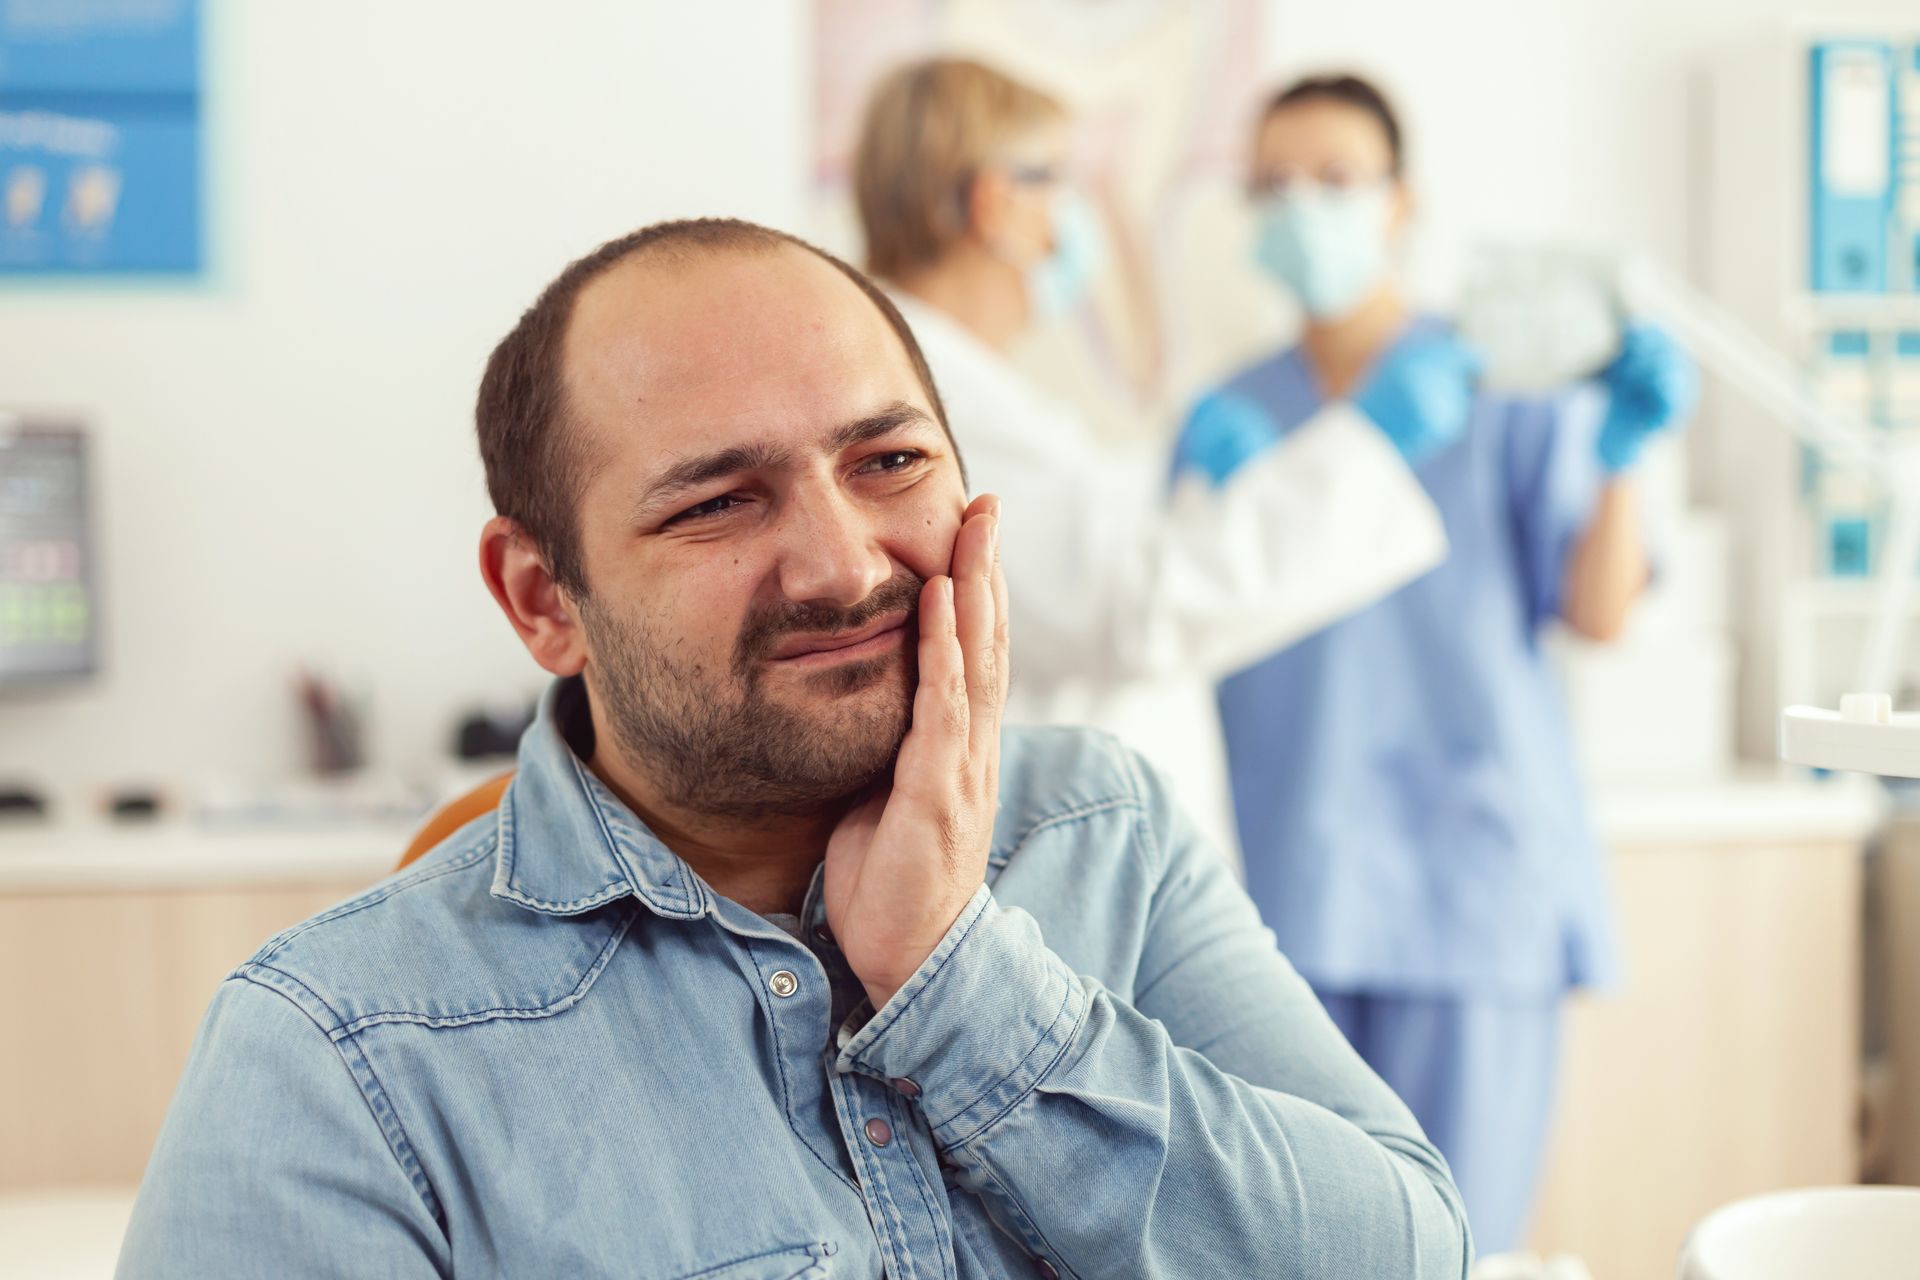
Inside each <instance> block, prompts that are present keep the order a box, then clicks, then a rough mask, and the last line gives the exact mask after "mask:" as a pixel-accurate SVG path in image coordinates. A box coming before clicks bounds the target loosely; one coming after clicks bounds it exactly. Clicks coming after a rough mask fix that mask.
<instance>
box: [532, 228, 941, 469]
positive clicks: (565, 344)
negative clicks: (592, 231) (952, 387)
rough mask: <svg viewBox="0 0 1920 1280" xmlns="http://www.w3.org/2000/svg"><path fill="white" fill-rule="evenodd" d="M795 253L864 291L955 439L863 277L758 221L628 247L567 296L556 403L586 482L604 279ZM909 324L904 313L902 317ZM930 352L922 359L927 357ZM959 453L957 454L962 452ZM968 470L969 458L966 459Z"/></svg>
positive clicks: (598, 462) (932, 415) (931, 414)
mask: <svg viewBox="0 0 1920 1280" xmlns="http://www.w3.org/2000/svg"><path fill="white" fill-rule="evenodd" d="M783 250H784V251H789V252H790V253H791V254H792V255H795V256H794V258H793V260H794V261H796V262H799V263H802V264H804V265H805V267H806V269H807V270H809V271H817V272H823V273H824V275H825V277H826V278H828V279H830V280H832V281H833V282H834V284H833V287H835V288H840V287H844V288H846V289H849V290H851V291H852V292H853V293H854V294H855V295H856V296H858V297H859V299H860V301H861V303H863V304H864V305H865V308H866V310H867V311H868V312H869V313H871V315H872V316H873V317H874V319H875V321H876V322H877V323H878V325H879V327H880V329H882V330H884V331H885V332H886V339H887V341H889V342H891V344H892V346H893V349H894V350H895V352H896V353H897V354H898V355H899V357H900V359H901V361H902V363H903V364H904V365H905V366H906V372H907V374H908V376H909V377H910V378H911V379H912V380H913V381H914V383H915V385H916V387H918V388H919V389H920V390H921V391H922V393H923V394H924V395H925V396H926V398H927V401H928V403H927V404H926V405H925V406H924V408H925V411H926V415H927V417H928V419H929V420H930V421H932V422H933V423H934V425H936V426H938V427H939V428H940V429H941V431H942V432H943V433H944V434H945V435H946V436H947V438H948V439H949V440H952V438H953V432H952V429H951V427H950V426H949V425H948V423H947V421H946V413H945V406H944V405H943V404H942V403H941V401H940V399H939V395H938V392H937V391H935V390H934V388H933V387H932V385H931V383H930V382H925V383H923V380H922V378H921V376H920V371H919V369H918V368H916V362H915V359H914V352H913V350H912V349H911V348H910V347H909V346H908V343H907V342H906V341H905V340H904V339H903V337H902V335H901V334H900V333H898V332H896V331H895V330H894V327H893V323H892V321H891V319H890V318H889V316H888V315H887V313H886V312H885V311H884V310H883V309H882V308H881V307H880V305H879V304H878V303H877V302H876V301H875V300H874V299H873V298H872V297H870V296H868V294H867V292H866V290H865V289H863V288H861V286H860V283H859V281H858V280H856V279H855V278H854V277H853V276H850V275H849V274H848V273H847V270H846V269H845V268H844V267H843V266H842V265H841V264H840V263H839V262H837V261H835V260H834V259H833V258H830V257H827V256H826V255H824V254H822V253H821V252H820V251H819V250H817V249H815V248H814V247H813V246H812V245H810V244H808V243H807V242H806V241H804V240H799V239H793V238H789V237H787V236H785V235H783V234H781V233H779V232H776V231H773V230H772V229H770V228H765V227H758V226H755V227H752V228H751V229H750V230H749V231H747V232H746V233H745V234H739V235H737V236H735V237H730V238H727V239H716V240H712V241H706V242H700V241H690V240H676V239H663V240H658V241H654V242H651V243H648V244H642V245H636V246H635V247H634V248H632V249H631V250H629V251H628V252H627V253H624V254H622V255H621V256H620V257H619V258H617V259H615V260H614V261H612V262H608V263H606V264H604V265H603V266H602V267H601V269H600V270H599V271H598V272H596V273H594V275H593V276H592V277H590V278H589V279H587V280H586V281H584V282H583V283H582V284H581V285H580V287H579V288H578V289H577V290H576V291H575V292H574V294H573V296H572V297H571V298H569V299H568V300H567V305H566V310H565V311H564V312H563V313H562V314H561V315H560V317H559V324H560V330H559V334H558V340H557V344H556V347H557V349H556V352H555V354H556V357H557V361H556V363H557V368H556V373H557V374H558V392H559V400H558V404H557V406H556V410H557V412H556V415H555V416H556V421H555V424H554V425H555V426H556V427H557V428H558V429H559V430H560V431H561V432H563V433H564V434H565V436H566V437H567V443H568V447H569V449H570V451H571V452H572V454H573V456H574V458H575V459H576V462H577V465H578V466H579V467H580V472H579V476H580V479H581V480H582V481H583V482H585V483H591V481H592V479H593V477H594V476H595V475H596V474H598V472H599V471H600V469H601V468H602V467H603V466H604V465H605V464H606V459H604V458H603V457H601V456H599V455H600V451H599V450H597V449H594V448H592V447H590V439H591V437H590V433H589V432H588V431H587V430H586V427H587V422H586V419H585V417H584V416H583V415H582V414H581V413H580V412H579V411H578V408H577V400H576V383H575V379H576V377H577V376H578V375H577V371H576V353H575V352H574V350H573V348H574V344H575V342H576V341H577V338H576V324H575V322H576V319H577V317H578V312H579V309H580V307H581V305H582V303H583V301H585V300H586V299H587V297H588V295H589V294H592V293H594V292H595V291H596V290H598V289H599V288H600V287H601V286H603V285H612V284H614V283H616V282H617V281H618V280H620V279H622V278H624V277H626V275H627V274H628V273H629V272H637V271H641V270H648V269H657V270H663V271H668V272H676V273H682V274H684V273H687V272H691V271H696V270H699V269H701V268H703V267H706V266H709V265H712V264H715V263H718V262H721V261H724V260H726V259H729V258H754V257H772V256H775V255H778V254H780V253H781V252H782V251H783ZM902 323H903V324H904V323H905V322H904V319H903V320H902ZM924 359H925V356H924V354H922V355H921V360H922V361H924ZM956 456H957V455H956ZM961 469H962V474H963V475H964V474H965V464H964V463H962V467H961Z"/></svg>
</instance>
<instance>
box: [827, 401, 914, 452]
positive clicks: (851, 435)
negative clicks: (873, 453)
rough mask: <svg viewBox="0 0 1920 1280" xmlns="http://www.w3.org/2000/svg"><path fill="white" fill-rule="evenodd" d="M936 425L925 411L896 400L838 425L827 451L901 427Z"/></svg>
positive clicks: (848, 447) (850, 445)
mask: <svg viewBox="0 0 1920 1280" xmlns="http://www.w3.org/2000/svg"><path fill="white" fill-rule="evenodd" d="M923 424H924V425H926V426H929V427H931V426H934V425H936V424H935V423H934V421H933V419H932V418H929V417H928V416H927V415H926V414H925V413H924V412H923V411H921V410H919V409H916V408H914V407H913V406H912V405H910V404H908V403H907V402H906V401H905V400H895V401H894V402H893V403H892V404H890V405H888V406H887V407H886V408H884V409H882V410H880V412H878V413H872V414H868V415H867V416H866V417H864V418H859V419H856V420H854V421H852V422H849V423H847V424H846V425H845V426H842V427H836V428H834V430H833V433H832V434H831V435H829V436H828V437H827V439H826V451H827V452H828V453H838V452H840V451H841V450H842V449H851V448H852V447H853V446H854V445H857V444H865V443H866V442H867V441H869V440H873V439H877V438H879V437H880V436H884V435H886V434H887V433H888V432H889V431H898V430H899V429H900V428H901V427H914V426H920V425H923Z"/></svg>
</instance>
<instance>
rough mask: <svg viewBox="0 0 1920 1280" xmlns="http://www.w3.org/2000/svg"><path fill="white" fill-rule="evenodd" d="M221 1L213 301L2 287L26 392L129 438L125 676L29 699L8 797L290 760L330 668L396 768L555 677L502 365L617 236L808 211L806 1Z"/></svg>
mask: <svg viewBox="0 0 1920 1280" xmlns="http://www.w3.org/2000/svg"><path fill="white" fill-rule="evenodd" d="M209 11H210V12H209V18H208V26H209V28H210V29H211V31H212V33H213V37H212V40H211V48H210V50H209V53H210V57H209V68H208V74H207V77H206V79H207V84H208V89H209V96H208V102H207V110H208V114H209V119H210V121H211V138H210V151H211V167H212V172H213V182H212V197H213V198H212V204H213V211H214V215H215V218H216V219H217V221H216V232H215V240H214V255H215V260H216V264H217V265H216V270H215V272H214V275H213V278H212V280H211V281H210V282H209V283H207V284H206V285H204V286H194V287H185V288H178V287H151V286H148V287H139V288H131V289H130V288H86V289H49V288H34V289H28V290H20V289H13V288H8V289H7V290H6V291H4V292H0V403H9V404H17V405H23V406H48V405H58V406H73V407H77V408H80V409H82V410H84V411H85V412H86V413H87V414H88V416H90V417H91V418H92V419H93V420H94V422H95V424H96V426H97V430H98V451H97V452H98V457H99V463H100V466H99V474H98V495H97V496H98V506H99V510H100V517H99V521H98V525H99V529H98V532H99V534H100V535H101V546H102V562H103V565H104V572H105V574H106V576H107V593H106V598H105V602H104V605H105V626H106V628H107V633H106V646H105V655H104V656H105V675H104V676H103V677H102V678H101V679H100V680H98V681H97V682H96V683H94V684H92V685H89V686H86V687H84V688H72V689H67V690H62V691H48V692H44V693H35V694H33V695H32V696H30V697H9V698H7V699H6V700H4V701H0V777H17V776H30V777H35V778H38V779H41V780H44V781H47V782H50V783H53V784H54V785H56V786H61V787H82V786H89V785H93V784H95V783H97V782H101V781H107V780H113V779H118V778H126V777H134V776H139V777H154V776H159V777H162V778H183V779H186V780H188V781H197V780H198V779H199V778H200V777H203V776H205V775H208V774H220V775H232V776H264V775H269V774H272V773H274V772H276V771H279V770H283V769H285V768H288V767H291V766H292V765H293V764H294V763H295V762H296V761H297V760H298V758H299V739H298V737H297V727H298V726H297V721H296V719H295V717H294V714H293V711H292V707H293V701H292V697H291V695H290V693H289V692H288V687H289V675H290V673H291V671H292V670H293V669H294V668H295V667H296V666H297V665H298V664H299V663H301V662H303V661H311V662H315V663H318V664H321V665H323V666H324V667H325V668H327V669H329V670H333V671H338V672H340V673H341V674H343V675H345V676H347V677H349V678H350V679H353V680H357V681H361V682H364V684H365V685H366V687H368V688H369V689H370V690H371V691H372V693H373V695H374V698H373V707H374V725H373V727H374V730H375V734H374V740H373V746H374V752H375V756H376V759H377V760H378V761H380V762H383V763H387V764H393V765H407V764H409V763H414V762H420V761H423V760H425V759H426V758H428V757H429V756H430V755H431V754H432V753H434V752H435V751H437V750H438V749H440V746H441V744H442V742H443V741H444V740H445V736H446V734H447V733H448V731H449V726H450V723H451V717H452V713H453V710H454V708H456V707H457V706H460V705H463V704H465V703H467V702H470V701H472V700H474V699H476V698H480V697H486V696H489V695H492V696H496V697H497V696H498V695H499V694H500V693H501V692H502V691H503V690H507V691H512V692H519V691H524V690H531V689H533V688H536V687H537V686H538V684H539V680H540V677H539V673H538V671H537V669H536V668H535V667H533V665H532V663H531V662H530V660H528V659H527V658H526V656H525V654H524V652H523V651H522V650H521V649H520V648H519V646H518V644H517V642H516V641H514V639H513V638H512V635H511V633H510V632H509V630H508V629H507V627H506V625H505V624H504V622H502V621H501V619H500V618H499V617H498V615H497V613H496V611H495V610H494V607H493V604H492V602H491V601H490V600H489V599H488V598H487V596H486V593H485V591H484V590H483V588H482V587H481V585H480V583H479V579H478V577H477V575H476V573H475V570H474V545H475V534H476V533H477V531H478V528H479V525H480V523H481V521H482V520H483V519H484V517H485V516H486V515H487V514H488V511H489V508H488V507H487V505H486V503H485V499H484V494H483V490H482V484H481V478H480V468H479V464H478V461H477V458H476V455H475V450H474V447H473V444H472V425H471V412H472V399H473V393H474V390H475V386H476V384H477V381H478V376H479V372H480V369H481V366H482V363H483V361H484V360H485V357H486V354H487V352H488V350H489V349H490V348H491V346H492V344H493V343H494V342H495V341H496V340H497V339H498V338H499V337H500V336H501V335H502V334H503V333H504V332H505V331H506V329H507V328H508V326H509V325H510V324H511V323H512V322H513V320H514V318H515V317H516V316H517V314H518V313H519V311H520V310H521V308H523V307H524V306H526V304H527V303H529V302H530V301H531V300H532V298H533V295H534V293H535V292H536V291H537V290H538V288H539V287H540V286H541V285H542V284H544V283H545V282H546V281H547V280H548V279H549V278H550V277H551V276H552V275H553V274H554V272H555V271H556V270H557V269H558V268H559V267H560V266H561V265H562V264H563V263H564V262H566V261H567V260H568V259H569V258H571V257H573V256H575V255H577V254H578V253H580V252H582V251H584V250H586V249H587V248H589V247H591V246H592V245H593V244H595V243H597V242H599V241H601V240H604V239H606V238H608V237H610V236H612V235H616V234H619V233H621V232H624V231H626V230H629V229H631V228H633V227H636V226H639V225H641V224H644V223H646V222H649V221H652V220H654V219H656V218H661V217H668V216H678V215H686V214H700V213H732V214H739V215H741V216H746V217H751V218H756V219H760V220H763V221H769V222H773V223H776V224H784V225H797V223H798V221H799V217H800V211H801V209H802V200H801V195H802V190H803V181H804V176H805V173H804V161H805V150H804V147H805V124H804V118H803V115H802V112H801V108H802V107H803V106H804V101H805V99H804V92H805V81H804V75H805V64H804V60H803V58H802V56H801V51H802V50H803V49H804V48H805V38H806V25H805V23H806V11H805V9H804V7H803V6H801V5H798V4H793V5H788V4H783V3H753V2H740V3H705V2H703V3H697V4H691V3H671V4H638V3H631V2H629V0H595V2H593V3H583V2H578V0H574V2H570V3H567V4H554V5H547V4H539V5H536V4H532V3H525V2H521V0H408V2H407V3H402V4H395V3H388V2H383V0H334V2H332V3H328V4H296V3H292V0H284V2H283V0H272V2H271V3H260V2H256V0H246V2H245V3H239V2H237V0H224V2H222V0H210V3H209Z"/></svg>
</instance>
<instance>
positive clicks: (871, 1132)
mask: <svg viewBox="0 0 1920 1280" xmlns="http://www.w3.org/2000/svg"><path fill="white" fill-rule="evenodd" d="M867 1141H868V1142H871V1143H872V1144H873V1145H874V1146H876V1147H884V1146H886V1145H887V1144H888V1143H889V1142H892V1141H893V1126H892V1125H890V1124H888V1123H887V1122H886V1121H885V1120H882V1119H881V1118H880V1117H879V1116H875V1117H874V1118H873V1119H871V1120H869V1121H867Z"/></svg>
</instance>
